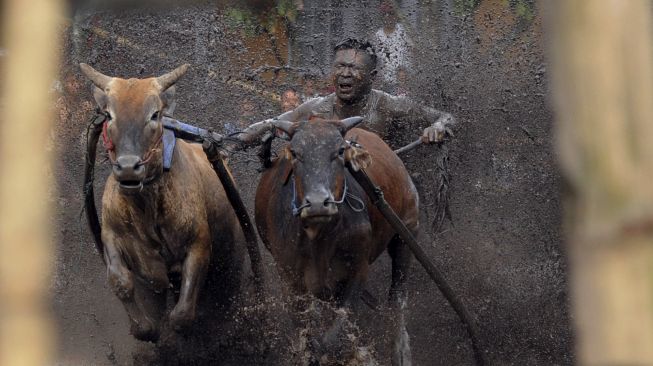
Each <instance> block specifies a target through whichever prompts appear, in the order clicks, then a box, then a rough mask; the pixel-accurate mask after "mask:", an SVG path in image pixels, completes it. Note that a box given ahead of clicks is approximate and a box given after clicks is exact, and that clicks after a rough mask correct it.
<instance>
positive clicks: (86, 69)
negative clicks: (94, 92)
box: [79, 62, 113, 90]
mask: <svg viewBox="0 0 653 366" xmlns="http://www.w3.org/2000/svg"><path fill="white" fill-rule="evenodd" d="M79 67H80V68H81V69H82V72H83V73H84V75H86V77H87V78H89V80H91V81H92V82H93V84H95V86H97V87H98V88H100V89H102V90H104V89H105V88H106V87H107V85H108V84H109V82H110V81H111V79H113V78H112V77H110V76H106V75H104V74H103V73H101V72H99V71H97V70H95V69H94V68H92V67H90V66H89V65H87V64H85V63H83V62H82V63H80V64H79Z"/></svg>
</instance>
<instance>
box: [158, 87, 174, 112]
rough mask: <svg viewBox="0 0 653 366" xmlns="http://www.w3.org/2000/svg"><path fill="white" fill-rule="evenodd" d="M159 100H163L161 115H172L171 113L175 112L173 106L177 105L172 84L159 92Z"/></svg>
mask: <svg viewBox="0 0 653 366" xmlns="http://www.w3.org/2000/svg"><path fill="white" fill-rule="evenodd" d="M161 101H162V102H163V115H164V116H168V117H172V114H173V113H174V112H175V106H176V105H177V100H176V99H175V86H174V85H173V86H171V87H169V88H168V89H166V90H164V91H163V93H161Z"/></svg>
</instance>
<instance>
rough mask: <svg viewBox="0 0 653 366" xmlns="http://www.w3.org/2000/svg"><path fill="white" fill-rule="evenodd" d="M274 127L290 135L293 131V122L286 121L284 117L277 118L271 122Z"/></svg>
mask: <svg viewBox="0 0 653 366" xmlns="http://www.w3.org/2000/svg"><path fill="white" fill-rule="evenodd" d="M272 124H273V125H274V127H276V128H278V129H280V130H282V131H283V132H285V133H287V134H288V136H292V135H293V134H294V133H295V123H294V122H290V121H286V120H284V119H277V120H274V121H273V122H272Z"/></svg>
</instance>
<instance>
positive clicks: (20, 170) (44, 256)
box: [0, 0, 63, 366]
mask: <svg viewBox="0 0 653 366" xmlns="http://www.w3.org/2000/svg"><path fill="white" fill-rule="evenodd" d="M2 5H4V9H3V12H2V13H3V16H4V19H2V24H1V26H2V28H3V29H2V35H3V36H4V37H5V39H4V40H3V44H4V46H5V47H6V50H7V55H6V56H5V57H4V58H5V60H4V65H3V70H2V72H3V75H2V80H3V81H4V85H2V96H1V98H2V110H1V111H0V116H1V117H0V299H2V301H0V365H3V366H5V365H7V366H14V365H17V366H19V365H20V366H22V365H39V366H40V365H46V364H49V363H51V362H52V351H53V338H52V336H53V331H52V330H53V329H52V325H51V323H50V319H49V316H48V309H49V307H50V305H49V299H48V296H47V291H48V285H49V280H50V268H51V263H53V262H54V261H53V254H54V250H53V248H52V243H51V230H50V219H51V215H50V210H49V204H48V202H49V198H48V192H49V191H52V187H53V186H54V182H53V181H52V177H51V175H50V174H49V167H50V166H51V164H50V161H51V158H50V156H49V155H50V154H49V153H48V152H47V151H46V148H45V146H46V139H47V136H48V135H49V133H50V128H51V124H50V122H51V121H52V119H53V118H54V117H52V111H51V110H50V109H51V103H50V93H49V89H50V86H51V85H52V82H53V81H54V80H55V73H56V71H57V69H58V61H59V59H58V52H59V50H58V47H57V44H58V41H59V33H60V32H59V29H58V28H57V22H58V21H60V20H61V18H62V15H61V14H62V6H63V2H62V1H61V0H5V1H4V2H3V4H2Z"/></svg>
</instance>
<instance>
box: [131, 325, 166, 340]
mask: <svg viewBox="0 0 653 366" xmlns="http://www.w3.org/2000/svg"><path fill="white" fill-rule="evenodd" d="M131 334H132V335H133V336H134V338H136V339H138V340H139V341H144V342H153V343H155V342H156V341H158V340H159V330H158V329H157V327H155V326H154V324H152V323H151V322H149V321H139V322H136V321H133V320H132V322H131Z"/></svg>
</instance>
